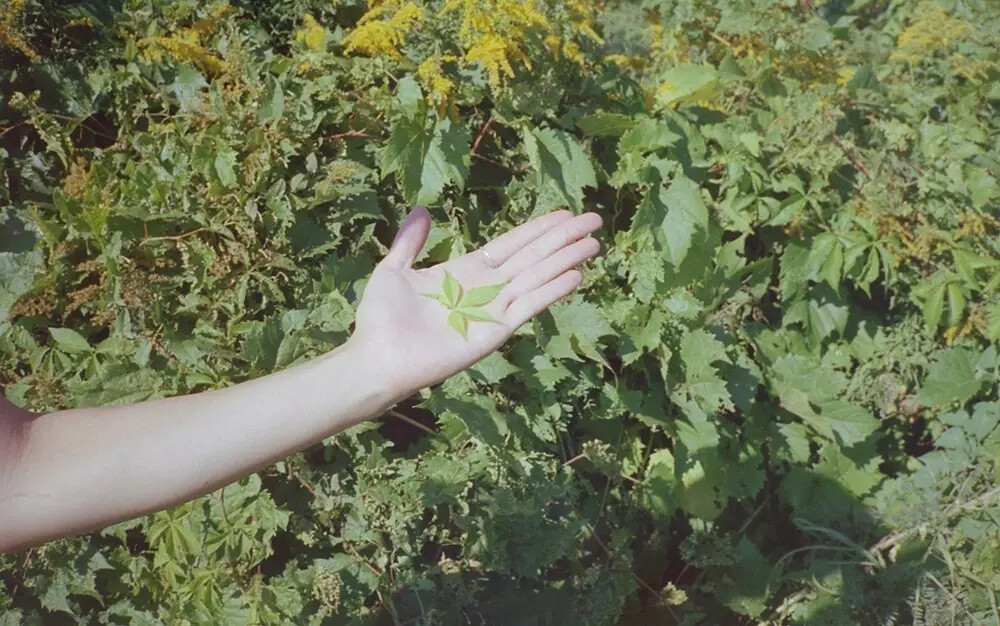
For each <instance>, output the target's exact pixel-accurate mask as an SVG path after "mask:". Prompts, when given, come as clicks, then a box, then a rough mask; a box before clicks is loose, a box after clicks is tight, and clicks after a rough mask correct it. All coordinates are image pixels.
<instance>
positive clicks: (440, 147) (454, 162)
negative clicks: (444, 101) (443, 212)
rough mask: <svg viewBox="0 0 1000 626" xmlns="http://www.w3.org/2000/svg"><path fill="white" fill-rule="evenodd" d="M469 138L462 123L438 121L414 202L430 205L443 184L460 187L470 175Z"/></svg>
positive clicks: (439, 192) (463, 185)
mask: <svg viewBox="0 0 1000 626" xmlns="http://www.w3.org/2000/svg"><path fill="white" fill-rule="evenodd" d="M471 141H472V137H471V135H470V134H469V130H468V129H467V128H466V127H465V126H464V125H461V124H453V123H452V122H451V121H450V120H448V119H443V120H439V121H438V123H437V125H436V127H435V129H434V135H433V137H432V138H431V142H430V145H429V146H428V148H427V154H426V155H425V157H424V161H423V168H422V171H421V174H420V189H419V191H418V192H417V193H416V194H415V195H414V196H413V200H412V201H413V202H414V203H416V204H432V203H434V202H437V200H438V199H439V198H440V197H441V191H442V190H443V189H444V186H445V185H447V184H449V183H451V184H453V185H455V186H456V187H458V188H459V189H462V188H464V187H465V180H466V178H468V176H469V161H470V160H471V157H470V156H469V145H470V143H471Z"/></svg>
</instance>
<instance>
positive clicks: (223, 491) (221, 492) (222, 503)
mask: <svg viewBox="0 0 1000 626" xmlns="http://www.w3.org/2000/svg"><path fill="white" fill-rule="evenodd" d="M219 508H220V509H222V519H223V520H225V522H226V526H232V524H230V523H229V515H227V514H226V488H225V487H223V488H222V489H219Z"/></svg>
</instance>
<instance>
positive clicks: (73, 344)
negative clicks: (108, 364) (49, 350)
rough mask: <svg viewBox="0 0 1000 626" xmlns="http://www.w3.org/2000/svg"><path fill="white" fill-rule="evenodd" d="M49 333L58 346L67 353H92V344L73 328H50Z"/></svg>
mask: <svg viewBox="0 0 1000 626" xmlns="http://www.w3.org/2000/svg"><path fill="white" fill-rule="evenodd" d="M49 332H50V333H51V334H52V338H53V339H55V340H56V345H58V346H59V347H60V348H61V349H62V350H63V351H65V352H69V353H70V354H81V353H84V352H90V343H88V342H87V340H86V339H85V338H84V337H83V335H81V334H80V333H78V332H76V331H75V330H73V329H72V328H50V329H49Z"/></svg>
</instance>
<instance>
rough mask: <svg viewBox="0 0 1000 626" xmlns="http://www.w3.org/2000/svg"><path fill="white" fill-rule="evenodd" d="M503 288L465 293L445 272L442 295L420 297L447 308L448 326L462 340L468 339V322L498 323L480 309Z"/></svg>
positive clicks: (431, 294)
mask: <svg viewBox="0 0 1000 626" xmlns="http://www.w3.org/2000/svg"><path fill="white" fill-rule="evenodd" d="M503 288H504V284H499V285H486V286H483V287H473V288H472V289H469V290H468V291H465V290H464V289H463V288H462V285H461V283H459V282H458V279H456V278H455V277H454V276H452V275H451V274H450V273H449V272H448V271H447V270H445V273H444V281H443V283H442V286H441V291H442V293H425V294H421V295H423V296H426V297H428V298H433V299H434V300H437V301H438V302H440V303H441V304H442V305H444V306H445V307H446V308H448V309H449V311H450V313H449V314H448V325H449V326H451V327H452V328H454V329H455V330H456V331H458V334H460V335H462V337H463V338H464V339H468V338H469V336H468V327H469V322H470V321H473V322H493V323H499V322H497V320H496V319H494V318H493V316H492V315H490V314H489V313H487V312H486V311H484V310H483V309H482V308H481V307H483V306H485V305H487V304H489V303H490V302H493V300H495V299H496V297H497V296H498V295H499V294H500V291H501V290H502V289H503Z"/></svg>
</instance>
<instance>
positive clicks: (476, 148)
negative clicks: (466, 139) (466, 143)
mask: <svg viewBox="0 0 1000 626" xmlns="http://www.w3.org/2000/svg"><path fill="white" fill-rule="evenodd" d="M492 125H493V116H492V115H491V116H490V119H488V120H486V123H485V124H483V127H482V128H480V129H479V135H477V136H476V140H475V141H473V142H472V153H473V154H475V153H477V152H479V143H480V142H481V141H482V140H483V137H485V136H486V131H488V130H489V129H490V126H492Z"/></svg>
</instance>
